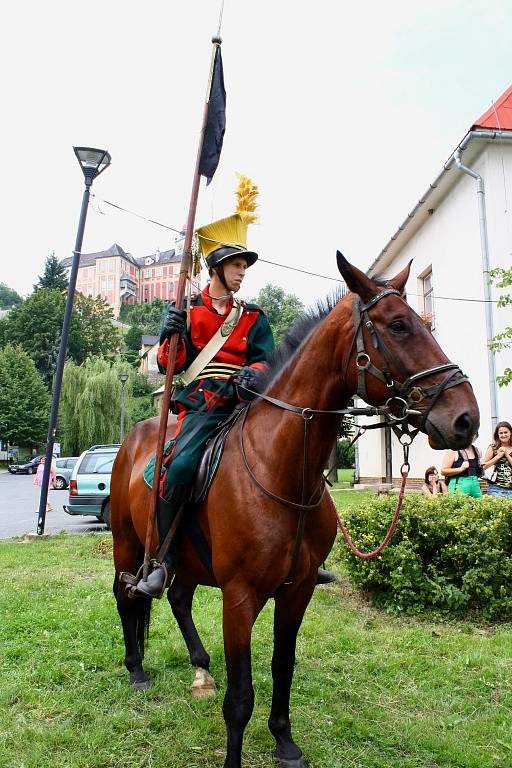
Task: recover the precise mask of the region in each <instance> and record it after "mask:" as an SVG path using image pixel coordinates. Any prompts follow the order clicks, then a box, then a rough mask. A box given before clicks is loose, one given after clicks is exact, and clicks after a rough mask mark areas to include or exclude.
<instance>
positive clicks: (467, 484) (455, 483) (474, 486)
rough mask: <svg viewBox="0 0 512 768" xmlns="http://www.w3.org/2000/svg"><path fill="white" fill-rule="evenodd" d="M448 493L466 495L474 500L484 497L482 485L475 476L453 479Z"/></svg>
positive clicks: (449, 484)
mask: <svg viewBox="0 0 512 768" xmlns="http://www.w3.org/2000/svg"><path fill="white" fill-rule="evenodd" d="M448 493H450V494H455V493H464V494H465V495H466V496H472V497H473V498H474V499H479V498H480V497H481V496H482V491H481V489H480V483H479V482H478V477H475V475H468V476H466V477H452V478H451V479H450V482H449V483H448Z"/></svg>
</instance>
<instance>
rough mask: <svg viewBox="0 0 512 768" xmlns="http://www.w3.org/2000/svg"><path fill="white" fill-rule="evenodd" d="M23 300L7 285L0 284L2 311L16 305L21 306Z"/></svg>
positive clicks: (0, 305) (0, 307)
mask: <svg viewBox="0 0 512 768" xmlns="http://www.w3.org/2000/svg"><path fill="white" fill-rule="evenodd" d="M22 301H23V299H22V298H21V296H20V295H19V294H18V293H16V291H14V290H13V289H12V288H9V287H8V286H7V285H6V284H5V283H0V309H11V307H13V306H15V305H16V304H21V302H22Z"/></svg>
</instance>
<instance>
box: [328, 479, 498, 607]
mask: <svg viewBox="0 0 512 768" xmlns="http://www.w3.org/2000/svg"><path fill="white" fill-rule="evenodd" d="M396 503H397V497H396V496H395V497H393V496H388V497H378V498H376V499H375V500H369V502H368V504H367V505H366V506H365V507H358V508H356V507H347V508H346V509H345V510H343V518H344V521H345V523H346V525H347V527H348V530H349V531H350V534H351V536H352V539H353V540H354V542H355V543H356V545H357V546H358V547H359V549H362V550H364V551H370V550H372V549H374V548H375V547H376V546H377V545H378V544H379V543H380V542H381V541H382V539H383V537H384V535H385V533H386V531H387V529H388V526H389V523H390V520H391V516H392V514H393V511H394V509H395V507H396ZM338 547H339V554H338V555H336V556H338V557H340V558H341V560H342V561H343V562H344V563H345V564H346V568H347V570H348V574H349V577H350V579H351V581H352V582H353V583H354V584H355V585H356V586H357V587H358V588H360V589H362V590H364V591H365V592H366V593H367V594H368V595H370V596H371V598H372V599H373V601H374V602H375V603H376V604H378V605H380V606H382V607H385V608H387V609H391V610H399V611H406V612H410V613H411V612H418V611H421V610H423V609H426V608H428V609H435V610H436V611H440V612H443V613H455V614H463V613H468V612H476V613H477V614H478V615H479V616H480V617H481V618H485V619H493V620H496V619H499V620H509V619H511V618H512V502H510V501H508V500H502V499H497V498H491V497H483V498H482V499H472V498H470V497H469V496H462V495H460V496H443V497H438V498H435V499H427V498H425V497H424V496H420V495H419V494H414V495H409V496H406V498H405V499H404V504H403V508H402V513H401V516H400V520H399V523H398V528H397V531H396V532H395V535H394V537H393V539H392V540H391V542H390V544H389V545H388V547H387V548H386V549H385V550H384V552H383V553H382V554H381V555H380V556H379V557H377V558H375V559H373V560H369V561H368V560H367V561H364V560H360V559H359V558H356V557H355V556H354V555H353V554H352V553H351V552H350V551H349V549H348V547H347V546H346V544H345V541H344V539H343V538H341V537H340V539H339V542H338ZM333 554H334V553H333Z"/></svg>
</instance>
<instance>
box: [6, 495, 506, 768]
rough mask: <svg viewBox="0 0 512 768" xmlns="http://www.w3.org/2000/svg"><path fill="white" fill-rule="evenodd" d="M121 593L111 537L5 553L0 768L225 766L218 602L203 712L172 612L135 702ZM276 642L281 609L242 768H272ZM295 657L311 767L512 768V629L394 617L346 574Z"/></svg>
mask: <svg viewBox="0 0 512 768" xmlns="http://www.w3.org/2000/svg"><path fill="white" fill-rule="evenodd" d="M354 495H355V494H354V493H352V494H351V500H352V497H353V496H354ZM339 546H342V544H341V542H337V543H336V547H339ZM332 560H333V562H334V561H335V560H336V558H335V557H333V558H332ZM111 582H112V565H111V539H110V537H109V536H108V535H105V534H101V535H81V536H66V535H60V536H56V537H48V538H44V539H41V540H36V541H34V542H31V543H24V542H22V541H18V540H14V541H9V542H0V622H1V635H0V637H1V651H0V766H2V768H4V767H5V768H157V767H158V768H160V766H161V767H162V768H164V767H165V768H200V767H201V768H203V766H206V768H221V766H222V764H223V759H224V749H225V733H224V723H223V719H222V715H221V704H222V696H223V694H224V691H225V672H224V661H223V649H222V631H221V596H220V594H219V592H218V591H216V590H208V589H200V590H198V594H197V599H196V603H195V611H194V613H195V616H196V620H197V624H198V627H199V630H200V632H201V634H202V636H203V640H204V642H205V645H206V647H207V648H208V650H209V652H210V654H211V656H212V665H211V669H212V673H213V675H214V677H215V678H216V681H217V685H218V688H219V695H218V696H217V697H216V698H215V699H209V700H205V701H196V700H194V699H192V697H191V695H190V693H189V687H190V684H191V681H192V676H193V675H192V671H191V669H190V666H189V663H188V659H187V655H186V651H185V647H184V644H183V641H182V639H181V636H180V635H179V632H178V630H177V628H176V626H175V624H174V621H173V620H172V617H171V614H170V610H169V607H168V605H167V602H166V601H164V600H162V601H160V602H157V603H156V604H155V606H154V614H153V622H152V628H151V638H150V645H149V649H148V652H147V657H146V667H147V669H148V671H149V673H150V675H151V679H152V688H151V689H150V690H149V691H147V692H134V691H132V690H131V689H130V687H129V685H128V676H127V672H126V670H125V669H124V666H123V664H122V658H123V643H122V637H121V630H120V626H119V622H118V618H117V613H116V610H115V606H114V600H113V597H112V593H111ZM271 638H272V605H271V604H269V605H268V606H267V607H266V608H265V610H264V611H263V613H262V615H261V617H260V619H259V620H258V622H257V624H256V627H255V631H254V643H253V673H254V684H255V690H256V706H255V711H254V714H253V717H252V720H251V722H250V724H249V727H248V729H247V732H246V738H245V743H244V768H264V767H265V768H270V766H271V765H272V761H271V757H270V752H271V749H272V747H273V740H272V738H271V736H270V733H269V731H268V729H267V724H266V721H267V717H268V710H269V705H270V698H271V674H270V655H271ZM297 656H298V662H297V668H296V674H295V679H294V687H293V693H292V721H293V725H294V733H295V737H296V740H297V742H298V743H299V744H300V746H301V747H302V748H303V749H304V751H305V753H306V756H307V758H308V765H309V766H310V768H495V767H496V766H498V767H501V766H503V768H505V766H507V767H509V766H510V765H512V737H511V727H512V716H511V709H512V691H511V685H512V675H511V661H510V659H511V658H512V634H511V627H510V626H506V625H501V626H495V627H493V626H482V625H473V624H470V623H467V622H466V623H455V622H453V623H445V624H443V623H438V622H435V621H432V620H425V621H418V620H413V619H405V618H401V617H394V616H388V615H385V614H381V613H379V612H378V611H376V610H374V609H373V608H371V607H370V606H369V605H368V604H366V603H365V602H364V601H362V600H361V599H360V598H359V597H358V596H357V595H356V594H355V593H354V592H353V590H352V589H351V588H350V586H349V585H348V583H347V582H346V580H345V579H344V578H343V577H342V581H341V584H340V585H337V586H335V587H327V588H323V589H318V590H316V592H315V595H314V598H313V600H312V602H311V605H310V607H309V610H308V612H307V614H306V618H305V621H304V624H303V628H302V631H301V633H300V639H299V643H298V654H297Z"/></svg>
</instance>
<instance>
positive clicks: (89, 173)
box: [37, 147, 111, 536]
mask: <svg viewBox="0 0 512 768" xmlns="http://www.w3.org/2000/svg"><path fill="white" fill-rule="evenodd" d="M73 150H74V152H75V155H76V157H77V160H78V162H79V163H80V167H81V169H82V172H83V174H84V181H85V189H84V194H83V197H82V208H81V210H80V220H79V222H78V231H77V234H76V242H75V250H74V251H73V261H72V263H71V273H70V275H69V286H68V293H67V296H66V305H65V309H64V320H63V322H62V332H61V337H60V345H59V354H58V357H57V365H56V368H55V377H54V380H53V393H52V406H51V410H50V422H49V425H48V437H47V439H46V452H45V462H44V472H43V481H42V485H41V496H40V497H39V514H38V518H37V535H38V536H42V534H43V533H44V524H45V520H46V503H47V500H48V483H49V479H50V470H51V463H52V458H53V444H54V441H55V430H56V427H57V414H58V411H59V399H60V389H61V385H62V374H63V372H64V363H65V362H66V353H67V347H68V336H69V326H70V323H71V313H72V311H73V300H74V297H75V287H76V278H77V275H78V267H79V266H80V252H81V250H82V241H83V238H84V229H85V220H86V218H87V207H88V205H89V196H90V191H91V186H92V183H93V181H94V179H95V178H96V177H97V176H99V175H100V173H103V171H104V170H105V168H108V166H109V165H110V160H111V157H110V155H109V153H108V152H107V151H106V150H105V149H94V148H93V147H73Z"/></svg>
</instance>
